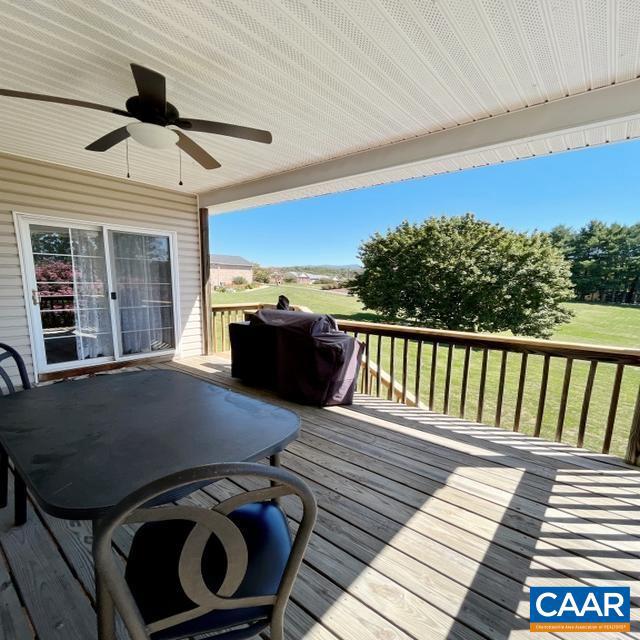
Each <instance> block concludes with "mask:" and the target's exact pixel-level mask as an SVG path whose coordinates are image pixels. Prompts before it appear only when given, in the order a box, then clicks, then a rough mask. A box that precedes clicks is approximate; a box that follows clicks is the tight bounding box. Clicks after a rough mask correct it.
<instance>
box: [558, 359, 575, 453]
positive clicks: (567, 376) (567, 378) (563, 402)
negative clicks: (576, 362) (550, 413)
mask: <svg viewBox="0 0 640 640" xmlns="http://www.w3.org/2000/svg"><path fill="white" fill-rule="evenodd" d="M572 368H573V358H567V363H566V364H565V366H564V380H563V382H562V395H561V396H560V410H559V411H558V424H557V425H556V442H562V430H563V429H564V418H565V416H566V414H567V398H568V397H569V386H570V384H571V370H572Z"/></svg>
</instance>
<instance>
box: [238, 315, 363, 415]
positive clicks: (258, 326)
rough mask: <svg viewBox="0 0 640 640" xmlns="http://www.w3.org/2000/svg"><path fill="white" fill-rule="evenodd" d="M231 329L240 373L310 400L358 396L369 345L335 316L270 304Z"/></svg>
mask: <svg viewBox="0 0 640 640" xmlns="http://www.w3.org/2000/svg"><path fill="white" fill-rule="evenodd" d="M229 334H230V338H231V359H232V368H231V373H232V375H233V376H234V377H237V378H241V379H242V380H244V381H245V382H247V383H249V384H255V385H258V386H263V387H267V388H269V389H272V390H274V391H276V393H278V394H279V395H281V396H283V397H284V398H287V399H289V400H294V401H296V402H300V403H304V404H313V405H320V406H325V405H336V404H351V402H352V401H353V392H354V388H355V384H356V381H357V378H358V368H359V364H360V359H361V357H362V352H363V349H364V345H362V344H361V343H360V342H358V341H357V340H355V339H354V338H352V337H351V336H348V335H346V334H345V333H343V332H341V331H339V330H338V327H337V324H336V321H335V320H334V319H333V318H332V317H331V316H328V315H321V314H313V313H303V312H300V311H277V310H270V309H269V310H267V309H265V310H261V311H258V312H257V313H256V314H254V315H253V316H251V319H250V321H249V322H248V323H232V324H230V325H229Z"/></svg>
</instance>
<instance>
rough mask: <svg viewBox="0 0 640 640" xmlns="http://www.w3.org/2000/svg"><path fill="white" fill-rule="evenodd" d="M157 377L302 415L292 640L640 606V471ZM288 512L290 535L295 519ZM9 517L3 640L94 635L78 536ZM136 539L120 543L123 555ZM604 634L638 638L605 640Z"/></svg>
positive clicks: (73, 530) (392, 638)
mask: <svg viewBox="0 0 640 640" xmlns="http://www.w3.org/2000/svg"><path fill="white" fill-rule="evenodd" d="M159 366H170V367H172V368H176V369H179V370H182V371H185V372H188V373H190V374H192V375H196V376H198V377H201V378H204V379H207V380H209V381H211V382H212V383H215V384H219V385H223V386H225V387H228V388H233V389H235V390H238V391H240V392H242V393H247V394H250V395H254V396H258V397H262V398H265V399H267V400H269V401H271V402H274V403H276V404H280V405H282V406H285V407H289V408H292V409H293V410H294V411H296V412H297V413H298V414H299V415H300V416H301V418H302V433H301V436H300V438H299V439H298V440H297V441H296V442H293V443H291V444H290V445H289V447H288V448H287V451H286V452H285V453H284V454H283V456H282V460H283V465H284V466H285V467H287V468H289V469H291V470H292V471H294V472H295V473H298V474H299V475H301V476H302V477H304V478H305V480H306V481H307V482H308V483H309V484H310V486H311V487H312V489H313V491H314V493H315V494H316V497H317V499H318V503H319V507H320V513H319V518H318V523H317V526H316V529H315V532H314V535H313V538H312V541H311V544H310V547H309V551H308V553H307V556H306V558H305V561H304V564H303V567H302V570H301V573H300V577H299V579H298V580H297V582H296V585H295V587H294V591H293V594H292V600H291V604H290V606H289V608H288V610H287V624H286V639H287V640H369V639H371V640H381V639H384V640H409V639H416V640H422V639H423V638H424V639H425V640H426V639H429V640H431V639H436V640H437V639H439V638H443V639H445V638H446V639H447V640H454V639H456V640H457V639H460V640H481V639H482V638H485V639H490V640H494V639H499V638H514V639H516V638H525V637H526V638H535V637H540V638H549V637H566V638H567V639H569V638H571V637H572V636H571V634H565V635H564V636H563V635H562V634H544V635H542V634H531V633H529V631H528V613H529V610H528V588H529V587H530V586H532V585H558V586H559V585H571V584H593V585H607V584H616V585H628V586H630V587H631V589H632V597H633V602H634V605H636V606H637V605H638V604H640V586H639V584H638V582H637V580H638V577H639V576H640V558H639V557H638V555H639V554H638V552H639V551H640V470H638V469H637V468H635V467H630V466H629V465H626V464H625V463H624V462H622V461H620V460H619V459H617V458H613V457H611V456H605V455H603V454H595V453H590V452H587V451H585V450H582V449H576V448H575V447H570V446H568V445H564V444H558V443H551V442H546V441H540V440H537V439H533V438H530V437H527V436H523V435H521V434H514V433H511V432H509V431H506V430H501V429H496V428H494V427H487V426H484V425H477V424H475V423H473V422H469V421H464V420H461V419H458V418H452V417H450V416H442V415H439V414H434V413H430V412H428V411H424V410H422V409H418V408H413V407H406V406H404V405H400V404H397V403H392V402H389V401H386V400H380V399H378V398H371V397H367V396H357V398H356V401H355V404H354V405H353V406H352V407H334V408H327V409H317V408H312V407H302V406H299V405H292V404H290V403H287V402H285V401H282V400H279V399H277V398H275V397H273V396H272V395H271V394H269V393H267V392H264V391H260V390H256V389H250V388H248V387H245V386H243V385H242V384H240V383H239V382H238V381H236V380H233V379H232V378H231V377H230V375H229V367H228V363H226V362H225V361H223V360H221V359H217V358H214V357H207V358H204V357H203V358H190V359H189V360H186V361H180V362H177V363H171V364H167V365H155V367H159ZM256 486H257V481H255V480H251V479H237V480H235V481H233V482H231V481H224V482H219V483H216V484H215V485H211V486H209V487H205V488H204V489H203V490H200V491H198V492H196V493H195V494H193V495H192V496H189V497H188V498H187V499H186V501H189V502H194V503H196V504H201V505H212V504H215V502H216V501H217V500H220V499H224V498H225V497H228V496H229V495H232V494H233V493H237V492H238V491H241V490H245V489H252V488H255V487H256ZM284 506H285V509H286V511H287V513H288V515H289V517H290V520H291V525H292V528H294V529H295V528H296V527H297V524H298V522H299V519H300V516H301V513H300V506H299V504H298V503H297V501H295V500H294V499H293V498H290V497H289V498H285V499H284ZM10 516H11V510H10V509H5V510H3V511H1V512H0V585H2V587H3V588H2V590H0V622H1V623H2V625H3V626H2V634H0V638H5V637H6V638H16V640H40V639H42V640H49V639H51V640H57V639H58V638H63V637H64V638H68V639H69V640H87V639H89V640H90V639H91V638H93V637H95V626H94V625H95V621H94V610H93V605H94V602H93V600H94V582H93V570H92V564H91V555H90V545H91V528H90V526H89V523H86V522H67V521H62V520H57V519H55V518H51V517H49V516H47V515H45V514H42V513H41V512H39V511H38V510H37V509H35V508H34V507H33V506H31V507H30V514H29V516H30V519H29V523H28V524H27V525H25V527H21V528H18V529H15V528H12V527H11V526H10V524H11V522H10V521H11V517H10ZM131 535H132V532H131V530H128V529H122V530H120V531H119V533H118V536H117V538H116V544H117V547H118V550H119V552H120V553H122V554H123V555H126V553H127V551H128V547H129V544H130V540H131ZM52 591H53V593H52ZM632 624H633V632H634V634H636V633H638V631H639V630H640V627H638V623H637V622H634V623H632ZM119 632H120V633H119V636H120V637H121V638H126V634H125V633H124V632H123V630H122V628H121V627H120V628H119ZM591 636H592V637H593V638H598V637H599V634H597V633H596V634H591ZM615 637H620V638H622V637H631V636H630V635H629V634H626V635H625V634H612V633H607V634H606V635H604V634H602V638H603V639H604V638H606V639H607V640H609V639H611V638H615ZM266 638H267V636H265V639H266Z"/></svg>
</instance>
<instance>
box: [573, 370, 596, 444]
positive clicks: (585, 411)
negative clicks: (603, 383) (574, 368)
mask: <svg viewBox="0 0 640 640" xmlns="http://www.w3.org/2000/svg"><path fill="white" fill-rule="evenodd" d="M597 368H598V363H597V361H596V360H592V361H591V365H590V366H589V375H588V376H587V384H586V385H585V388H584V396H583V397H582V411H581V412H580V424H579V425H578V442H577V446H578V447H581V446H582V445H583V444H584V433H585V431H586V429H587V419H588V417H589V403H590V402H591V392H592V391H593V381H594V379H595V377H596V370H597Z"/></svg>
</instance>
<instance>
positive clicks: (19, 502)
mask: <svg viewBox="0 0 640 640" xmlns="http://www.w3.org/2000/svg"><path fill="white" fill-rule="evenodd" d="M0 351H1V352H0V363H3V362H4V361H5V360H13V361H14V365H15V367H16V368H17V369H18V375H19V376H20V383H21V384H22V388H23V389H31V382H30V381H29V376H28V374H27V367H26V366H25V364H24V360H23V359H22V356H21V355H20V354H19V353H18V352H17V351H16V350H15V349H14V348H13V347H10V346H9V345H8V344H4V343H3V342H0ZM0 379H1V380H2V384H0V395H3V396H4V395H10V394H12V393H16V388H15V385H14V384H13V381H12V380H11V376H10V375H9V371H8V370H7V367H6V365H5V366H3V365H2V364H0ZM8 486H9V458H8V456H7V452H6V451H5V450H4V447H3V446H2V444H0V507H6V506H7V501H8V495H7V493H8ZM13 494H14V521H15V524H16V525H21V524H24V523H25V522H26V521H27V487H26V485H25V483H24V481H23V480H22V478H20V476H19V475H18V474H17V473H14V483H13Z"/></svg>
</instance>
